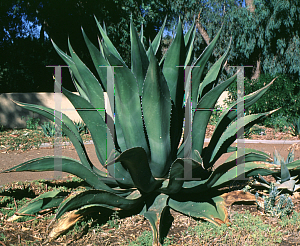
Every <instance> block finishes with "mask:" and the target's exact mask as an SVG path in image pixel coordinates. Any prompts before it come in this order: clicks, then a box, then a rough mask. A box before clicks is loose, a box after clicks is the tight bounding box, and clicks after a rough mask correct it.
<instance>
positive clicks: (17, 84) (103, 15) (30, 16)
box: [0, 0, 166, 92]
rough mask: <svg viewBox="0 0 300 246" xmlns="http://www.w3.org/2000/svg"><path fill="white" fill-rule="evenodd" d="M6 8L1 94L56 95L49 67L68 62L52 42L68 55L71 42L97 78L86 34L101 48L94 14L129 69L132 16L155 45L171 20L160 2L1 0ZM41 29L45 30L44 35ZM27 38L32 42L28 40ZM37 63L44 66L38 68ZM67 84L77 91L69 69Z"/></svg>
mask: <svg viewBox="0 0 300 246" xmlns="http://www.w3.org/2000/svg"><path fill="white" fill-rule="evenodd" d="M0 4H2V5H3V6H4V8H1V12H0V14H1V17H0V18H1V20H2V19H4V20H5V21H6V25H4V28H3V29H2V30H1V34H0V35H1V37H0V38H2V43H1V45H2V46H1V47H2V49H1V60H0V84H1V92H13V91H14V92H16V91H19V92H28V90H29V91H53V80H52V76H51V74H53V69H50V68H46V67H45V66H46V65H59V64H63V62H62V60H61V59H60V57H59V56H58V55H57V54H56V52H55V51H54V49H53V47H52V45H51V43H50V40H49V39H48V38H47V37H50V38H51V39H53V41H54V42H55V43H56V44H57V45H58V46H59V47H60V48H61V49H62V50H64V51H67V50H68V47H67V39H68V37H69V38H70V40H71V44H72V46H73V48H74V50H75V52H77V53H78V55H79V56H80V57H81V58H82V59H83V61H84V62H85V63H86V64H87V65H88V67H89V68H91V70H92V71H93V72H94V73H95V74H96V72H95V69H94V67H93V64H92V62H91V59H90V57H89V55H88V54H89V53H88V50H87V48H86V45H85V42H84V40H83V37H82V33H81V27H83V29H84V31H85V32H86V34H87V35H88V37H90V39H91V41H92V42H93V43H94V44H95V45H97V46H98V41H97V34H98V32H99V31H98V28H97V26H96V23H95V20H94V15H95V16H96V18H97V19H98V20H100V21H101V23H102V21H105V24H106V27H107V33H108V36H109V37H110V38H111V40H112V42H113V43H114V44H115V46H116V48H117V49H118V50H119V51H120V53H121V55H122V57H123V58H124V60H125V61H126V62H127V64H128V65H130V46H129V45H130V43H129V33H130V32H129V31H130V30H129V18H130V15H131V14H132V17H133V20H134V23H135V25H136V26H137V27H138V28H140V27H141V25H142V23H143V25H144V32H147V34H150V36H149V37H147V38H150V39H151V40H153V38H154V37H155V35H156V32H157V30H158V28H159V27H160V26H161V24H162V21H163V19H164V17H165V15H166V10H165V9H166V8H165V7H164V3H163V2H161V1H156V0H155V1H140V0H138V1H133V0H127V1H117V0H104V1H97V0H89V1H80V0H75V1H70V0H51V1H50V0H31V1H24V0H23V1H22V0H18V1H17V0H15V1H10V2H8V1H4V0H1V1H0ZM6 16H8V17H7V18H6ZM28 24H30V25H31V26H32V28H31V30H28V29H26V28H25V27H26V25H28ZM37 27H41V28H40V30H38V29H37ZM7 30H9V33H8V31H7ZM10 33H12V34H10ZM23 33H24V35H23ZM26 35H27V36H28V37H27V39H26V40H25V37H24V36H26ZM4 40H5V42H4ZM16 40H17V41H16ZM0 42H1V40H0ZM147 42H148V40H145V43H147ZM17 46H18V48H17ZM39 57H41V59H42V60H40V59H39ZM43 57H44V58H43ZM32 59H33V60H32ZM37 63H38V64H40V66H39V67H38V68H37ZM25 68H28V69H25ZM41 81H43V82H44V83H41ZM63 83H64V86H65V87H66V88H67V89H71V90H72V89H73V85H72V82H71V79H70V76H69V75H68V71H67V69H63ZM37 84H39V87H38V86H37ZM21 85H26V86H24V87H22V86H21Z"/></svg>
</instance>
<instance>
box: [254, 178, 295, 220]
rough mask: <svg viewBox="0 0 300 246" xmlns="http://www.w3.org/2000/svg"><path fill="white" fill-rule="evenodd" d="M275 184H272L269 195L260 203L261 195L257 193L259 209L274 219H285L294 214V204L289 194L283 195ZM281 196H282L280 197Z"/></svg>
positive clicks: (263, 197) (264, 196)
mask: <svg viewBox="0 0 300 246" xmlns="http://www.w3.org/2000/svg"><path fill="white" fill-rule="evenodd" d="M280 193H281V191H278V188H277V186H276V185H274V183H271V184H270V189H269V194H268V195H263V196H262V200H263V202H260V201H258V200H257V198H258V197H259V194H258V193H256V194H255V197H256V203H257V206H258V207H259V208H262V209H263V211H264V213H265V214H268V215H270V216H272V217H278V218H280V219H281V218H283V217H286V216H288V215H290V214H291V213H292V212H293V208H294V204H293V202H292V199H291V197H290V195H289V194H281V195H280ZM279 195H280V196H279Z"/></svg>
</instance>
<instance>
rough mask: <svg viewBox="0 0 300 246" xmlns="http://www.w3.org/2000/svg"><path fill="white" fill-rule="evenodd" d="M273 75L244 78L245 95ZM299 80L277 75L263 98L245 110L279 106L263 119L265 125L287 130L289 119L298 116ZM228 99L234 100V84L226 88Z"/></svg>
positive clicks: (299, 105)
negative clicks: (250, 78) (252, 78)
mask: <svg viewBox="0 0 300 246" xmlns="http://www.w3.org/2000/svg"><path fill="white" fill-rule="evenodd" d="M273 78H274V77H273V76H271V75H270V74H262V75H261V76H260V77H259V78H258V79H257V80H249V79H247V78H245V81H244V91H245V95H247V94H250V93H252V92H254V91H256V90H258V89H259V88H261V87H262V86H264V85H266V84H268V83H269V82H270V81H271V80H272V79H273ZM299 83H300V81H299V80H298V81H295V80H291V79H289V77H288V76H287V75H284V74H282V75H278V77H277V79H276V80H275V81H274V83H273V86H272V89H271V90H268V91H267V92H266V94H265V96H264V98H263V99H261V100H259V101H258V102H256V103H255V104H253V105H252V106H251V107H249V108H248V109H247V110H246V114H249V113H256V114H257V113H261V112H265V111H267V110H272V109H274V108H276V107H281V109H280V110H278V111H277V112H276V113H274V114H272V115H271V116H270V117H269V118H268V119H265V120H264V125H265V126H272V127H277V129H279V130H281V131H284V130H285V129H286V130H288V127H289V120H288V119H294V118H295V117H297V116H298V117H300V115H299V114H300V100H299V98H300V85H299ZM228 91H229V94H230V100H231V101H232V100H236V98H237V96H236V85H231V86H230V87H229V88H228Z"/></svg>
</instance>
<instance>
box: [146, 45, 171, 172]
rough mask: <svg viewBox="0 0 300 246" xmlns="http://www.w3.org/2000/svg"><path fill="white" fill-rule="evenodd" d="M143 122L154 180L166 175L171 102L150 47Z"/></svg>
mask: <svg viewBox="0 0 300 246" xmlns="http://www.w3.org/2000/svg"><path fill="white" fill-rule="evenodd" d="M142 107H143V115H144V121H145V126H146V131H147V136H148V139H149V145H150V151H151V163H150V167H151V170H152V173H153V175H154V176H155V177H158V178H161V177H163V176H165V175H166V173H167V172H168V170H169V168H170V165H171V163H172V161H171V140H170V114H171V99H170V92H169V88H168V85H167V82H166V80H165V78H164V76H163V74H162V72H161V70H160V67H159V66H158V62H157V60H156V58H155V56H154V53H153V51H152V48H151V47H150V64H149V68H148V71H147V75H146V78H145V83H144V87H143V96H142Z"/></svg>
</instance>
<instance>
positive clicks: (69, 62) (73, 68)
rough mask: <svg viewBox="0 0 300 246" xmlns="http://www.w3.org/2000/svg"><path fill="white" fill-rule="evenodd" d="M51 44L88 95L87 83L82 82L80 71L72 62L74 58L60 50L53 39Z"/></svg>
mask: <svg viewBox="0 0 300 246" xmlns="http://www.w3.org/2000/svg"><path fill="white" fill-rule="evenodd" d="M51 42H52V45H53V47H54V49H55V50H56V52H57V53H58V54H59V56H60V57H61V58H62V59H63V60H64V62H65V63H66V64H67V65H68V66H69V68H70V69H71V71H72V72H73V74H74V76H75V78H76V80H77V82H78V83H79V85H80V87H81V88H82V90H83V91H84V93H85V95H87V93H88V91H87V88H86V85H85V82H84V81H83V80H82V78H81V75H80V74H79V72H78V69H77V67H76V65H75V63H74V61H73V60H72V58H71V57H70V56H68V55H67V54H66V53H64V52H63V51H62V50H61V49H60V48H58V46H57V45H56V44H55V43H54V42H53V40H52V39H51Z"/></svg>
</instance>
